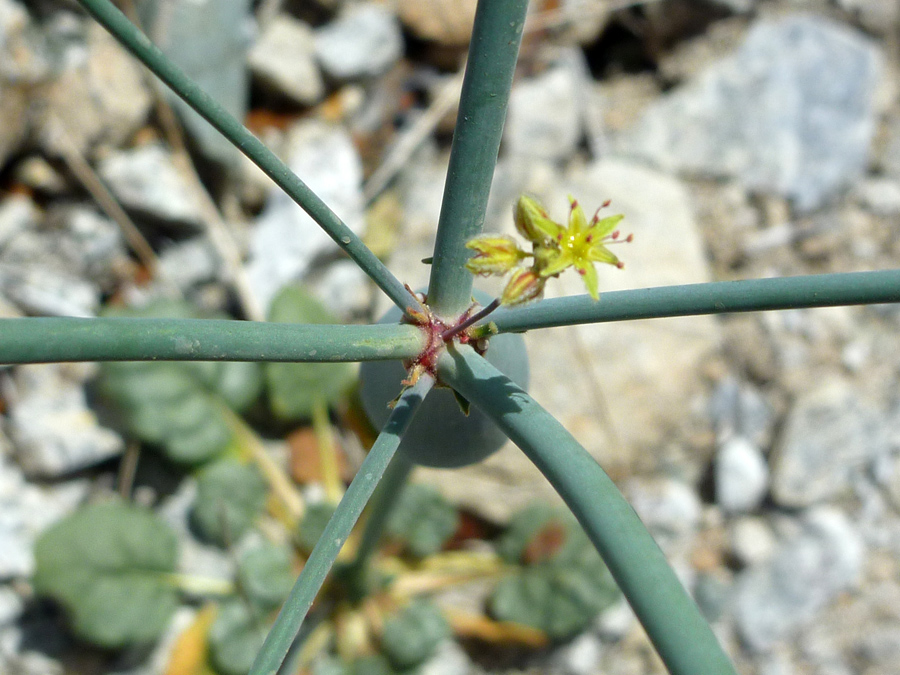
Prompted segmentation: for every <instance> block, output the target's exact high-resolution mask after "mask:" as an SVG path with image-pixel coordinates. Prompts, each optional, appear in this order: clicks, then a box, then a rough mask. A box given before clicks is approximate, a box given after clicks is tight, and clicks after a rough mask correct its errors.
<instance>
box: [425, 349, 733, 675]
mask: <svg viewBox="0 0 900 675" xmlns="http://www.w3.org/2000/svg"><path fill="white" fill-rule="evenodd" d="M439 374H440V376H441V377H442V378H443V379H444V380H445V381H446V382H447V383H448V384H450V385H452V386H453V387H454V388H455V389H457V390H458V391H459V392H460V393H461V394H462V395H463V396H465V397H466V398H467V399H468V400H470V401H471V402H472V403H474V404H475V405H476V406H478V407H479V408H481V410H482V411H483V412H484V413H485V414H487V415H488V416H489V417H490V418H491V419H492V420H493V421H494V422H495V423H496V424H497V426H499V427H500V428H501V429H502V430H503V431H504V432H505V433H506V434H507V435H508V436H509V438H510V439H511V440H512V441H513V442H514V443H515V444H516V445H518V446H519V447H520V448H521V449H522V450H523V451H524V452H525V454H526V455H528V457H529V459H531V461H532V462H534V463H535V465H537V467H538V469H540V470H541V472H542V473H543V474H544V476H546V477H547V479H548V480H549V481H550V483H551V484H552V485H553V487H554V488H556V491H557V492H559V494H560V496H561V497H562V498H563V499H564V500H565V502H566V504H568V506H569V508H570V509H571V510H572V512H573V513H574V514H575V516H576V517H577V518H578V521H579V522H580V523H581V525H582V527H584V529H585V532H587V535H588V536H589V537H590V539H591V541H592V542H593V543H594V546H596V547H597V550H598V551H599V552H600V555H601V556H603V559H604V561H605V562H606V564H607V566H608V567H609V570H610V572H612V575H613V577H615V579H616V581H617V582H618V584H619V587H620V588H621V589H622V592H623V593H624V594H625V597H626V598H627V599H628V601H629V603H631V607H632V608H633V609H634V613H635V614H636V615H637V617H638V619H639V620H640V622H641V623H642V624H643V626H644V628H645V629H646V631H647V634H648V636H649V637H650V640H651V641H652V642H653V644H654V646H655V647H656V649H657V651H658V652H659V655H660V657H662V660H663V662H664V663H665V664H666V667H667V668H668V669H669V672H670V673H672V674H673V675H726V674H731V675H734V673H735V670H734V666H733V665H732V664H731V662H730V661H729V659H728V657H727V656H726V655H725V653H724V652H723V651H722V648H721V646H720V645H719V643H718V641H717V640H716V637H715V635H714V634H713V632H712V630H711V629H710V627H709V624H707V623H706V621H705V620H704V619H703V616H702V615H701V614H700V610H699V609H698V608H697V606H696V605H695V604H694V602H693V600H691V598H690V596H689V595H688V594H687V592H686V591H685V590H684V587H683V586H682V585H681V583H680V582H679V581H678V577H676V576H675V573H674V572H673V571H672V568H671V567H670V566H669V564H668V562H667V561H666V558H665V556H664V555H663V553H662V551H660V549H659V546H657V544H656V542H655V541H654V540H653V537H652V536H650V533H649V532H647V529H646V528H645V527H644V525H643V524H642V523H641V520H640V518H638V516H637V514H636V513H635V512H634V510H633V509H632V508H631V506H630V505H629V504H628V502H627V501H626V500H625V498H624V497H622V495H621V493H620V492H619V490H618V489H617V488H616V486H615V484H614V483H613V482H612V480H611V479H610V478H609V476H608V475H607V474H606V472H604V471H603V469H602V468H600V465H599V464H597V462H596V461H595V460H594V458H593V457H591V456H590V455H589V454H588V452H587V451H586V450H585V449H584V448H583V447H581V445H579V443H578V441H576V440H575V439H574V438H573V437H572V435H571V434H570V433H569V432H568V431H566V429H565V428H564V427H563V426H562V425H561V424H560V423H559V422H558V421H557V420H556V419H555V418H554V417H553V416H552V415H551V414H550V413H548V412H547V411H546V410H544V409H543V408H542V407H541V406H540V405H538V404H537V403H536V402H535V401H534V399H532V398H531V397H530V396H529V395H528V394H527V393H526V392H525V391H524V390H523V389H521V388H520V387H518V386H517V385H516V384H515V383H513V382H512V381H511V380H510V379H509V378H507V377H506V376H504V375H503V374H502V373H501V372H500V371H499V370H497V369H496V368H494V367H493V366H492V365H490V364H489V363H488V362H487V361H486V360H485V359H483V358H481V357H480V356H478V355H477V354H475V352H474V351H473V350H472V349H471V348H469V347H465V346H464V347H460V348H459V349H458V350H457V349H453V350H449V351H448V352H447V353H445V354H444V355H443V356H442V357H441V360H440V364H439Z"/></svg>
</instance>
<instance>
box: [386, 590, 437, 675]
mask: <svg viewBox="0 0 900 675" xmlns="http://www.w3.org/2000/svg"><path fill="white" fill-rule="evenodd" d="M449 635H450V626H449V624H448V623H447V620H446V619H445V618H444V615H443V614H442V613H441V610H440V609H439V608H438V607H437V605H435V604H434V603H432V602H429V601H428V600H414V601H412V602H411V603H410V604H408V605H407V606H406V607H404V608H403V609H401V610H400V611H399V612H397V613H396V614H394V615H393V616H391V617H390V618H389V619H388V620H387V621H386V622H385V624H384V632H383V633H382V635H381V648H382V650H383V651H384V654H385V655H386V656H387V657H388V658H389V659H390V660H391V663H392V664H393V665H394V666H396V667H397V668H401V669H405V668H411V667H413V666H415V665H418V664H420V663H422V662H423V661H425V660H426V659H427V658H428V657H430V656H431V655H432V654H434V650H435V649H436V648H437V646H438V644H440V643H441V641H442V640H445V639H446V638H447V637H448V636H449Z"/></svg>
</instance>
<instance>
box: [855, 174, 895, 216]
mask: <svg viewBox="0 0 900 675" xmlns="http://www.w3.org/2000/svg"><path fill="white" fill-rule="evenodd" d="M856 193H857V196H858V198H859V201H860V202H861V203H862V205H863V206H865V207H866V208H867V209H868V210H870V211H871V212H872V213H874V214H875V215H876V216H896V215H898V214H900V180H896V179H893V178H869V179H867V180H864V181H862V182H860V184H859V185H858V186H857V188H856Z"/></svg>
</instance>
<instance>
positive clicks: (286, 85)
mask: <svg viewBox="0 0 900 675" xmlns="http://www.w3.org/2000/svg"><path fill="white" fill-rule="evenodd" d="M247 63H248V64H249V66H250V70H251V72H252V73H253V74H254V75H255V76H256V77H257V78H258V79H259V80H260V82H262V83H263V84H264V85H266V86H267V87H269V88H271V89H273V90H275V91H277V92H278V93H280V94H283V95H284V96H287V97H288V98H290V99H291V100H293V101H296V102H297V103H300V104H302V105H312V104H314V103H316V102H318V101H319V100H320V99H321V98H322V96H324V95H325V84H324V82H323V81H322V74H321V73H320V72H319V66H318V64H317V63H316V60H315V47H314V43H313V32H312V29H311V28H310V27H309V26H307V25H306V24H305V23H303V22H302V21H298V20H297V19H293V18H291V17H289V16H286V15H279V16H277V17H275V18H274V19H272V21H271V22H270V23H269V24H268V25H266V27H265V30H264V31H263V32H262V34H261V35H260V36H259V38H258V39H257V41H256V44H254V45H253V48H252V49H251V50H250V52H249V54H248V55H247Z"/></svg>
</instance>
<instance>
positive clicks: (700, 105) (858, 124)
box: [623, 15, 882, 210]
mask: <svg viewBox="0 0 900 675" xmlns="http://www.w3.org/2000/svg"><path fill="white" fill-rule="evenodd" d="M881 72H882V58H881V55H880V53H879V52H878V50H877V48H876V47H875V45H874V44H873V43H872V42H871V41H870V40H869V39H867V38H865V37H864V36H863V35H861V34H859V33H858V32H856V31H853V30H852V29H849V28H847V27H845V26H841V25H839V24H836V23H834V22H831V21H829V20H827V19H824V18H822V17H816V16H804V15H798V16H792V17H789V18H786V19H782V20H779V21H776V22H771V21H767V22H760V23H758V24H757V25H756V26H755V27H754V28H753V29H752V30H751V31H750V33H749V34H748V36H747V39H746V41H745V42H744V44H743V46H742V47H741V48H740V49H739V50H738V52H737V53H736V54H735V55H734V56H733V57H731V58H729V59H726V60H725V61H723V62H720V63H718V64H716V65H715V66H713V67H712V68H711V69H710V70H709V71H707V72H706V73H704V74H703V75H701V76H700V77H698V78H696V79H694V80H692V81H691V82H689V83H688V84H687V85H685V86H684V87H682V88H680V89H679V90H677V91H676V92H674V93H673V94H671V95H669V96H667V97H665V98H664V99H663V100H661V101H660V102H659V103H656V104H654V105H653V106H652V107H651V108H650V109H649V110H648V111H647V113H646V114H645V116H644V117H643V119H642V120H641V121H640V123H639V124H637V125H636V127H635V129H634V130H633V133H632V134H630V135H629V137H628V138H627V140H626V141H625V142H624V144H623V150H624V151H625V152H628V153H630V154H633V155H635V156H639V157H644V158H646V159H648V160H650V161H652V162H654V163H655V164H657V165H658V166H660V167H662V168H664V169H668V170H675V171H684V172H688V173H699V174H704V175H713V176H729V177H735V178H738V179H739V180H740V181H741V182H742V183H744V185H746V186H747V187H748V188H750V189H753V190H758V191H762V192H765V191H773V192H776V193H778V194H781V195H784V196H786V197H789V198H791V199H792V200H793V204H794V206H795V207H796V208H797V209H799V210H810V209H815V208H817V207H819V206H821V205H822V204H824V203H825V202H826V201H828V200H829V199H830V198H832V197H833V196H834V194H835V193H836V192H837V191H838V190H840V189H842V188H844V187H846V186H847V185H849V184H850V183H852V182H853V181H854V180H856V179H857V178H858V177H859V176H860V175H861V174H862V173H863V171H864V169H865V167H866V164H867V161H868V155H869V145H870V142H871V139H872V135H873V132H874V126H875V110H874V100H873V99H874V95H875V90H876V87H877V85H878V81H879V78H880V77H881Z"/></svg>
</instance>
